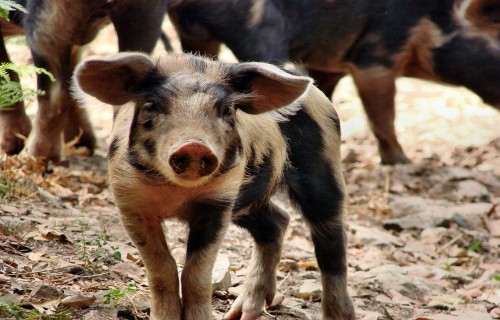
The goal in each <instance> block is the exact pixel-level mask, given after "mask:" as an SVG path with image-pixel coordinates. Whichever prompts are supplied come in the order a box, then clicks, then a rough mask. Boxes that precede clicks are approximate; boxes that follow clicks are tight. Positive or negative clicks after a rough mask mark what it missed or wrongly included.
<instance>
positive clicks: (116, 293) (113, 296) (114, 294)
mask: <svg viewBox="0 0 500 320" xmlns="http://www.w3.org/2000/svg"><path fill="white" fill-rule="evenodd" d="M136 292H137V283H135V282H133V281H131V282H129V283H128V284H127V288H125V289H124V290H120V289H111V290H108V292H106V293H105V294H104V298H105V299H104V301H103V303H104V304H111V302H113V305H114V306H115V307H116V306H117V305H118V302H120V300H121V299H122V298H123V297H124V296H125V295H127V294H129V293H136Z"/></svg>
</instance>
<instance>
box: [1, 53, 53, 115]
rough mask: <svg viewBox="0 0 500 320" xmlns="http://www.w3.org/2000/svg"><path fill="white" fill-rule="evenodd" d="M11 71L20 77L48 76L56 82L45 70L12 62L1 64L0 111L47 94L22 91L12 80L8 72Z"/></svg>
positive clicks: (38, 91)
mask: <svg viewBox="0 0 500 320" xmlns="http://www.w3.org/2000/svg"><path fill="white" fill-rule="evenodd" d="M9 70H10V71H13V72H15V73H17V74H18V75H19V76H20V77H22V76H25V75H31V74H33V73H36V74H43V75H46V76H47V77H49V78H50V80H52V81H55V78H54V76H53V75H52V74H51V73H50V72H48V71H47V70H45V69H43V68H38V67H34V66H18V65H15V64H13V63H10V62H5V63H0V109H6V108H8V107H9V106H11V105H13V104H14V103H17V102H19V101H23V100H31V99H32V98H33V97H35V96H36V95H43V94H45V92H43V91H42V90H33V89H22V88H21V85H20V84H19V83H18V82H15V81H11V80H10V76H9V73H8V72H7V71H9Z"/></svg>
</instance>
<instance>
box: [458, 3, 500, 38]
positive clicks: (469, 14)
mask: <svg viewBox="0 0 500 320" xmlns="http://www.w3.org/2000/svg"><path fill="white" fill-rule="evenodd" d="M467 4H468V6H467V8H465V18H466V19H467V20H468V21H469V22H471V23H472V24H474V25H475V26H476V27H478V28H480V29H483V30H488V29H490V30H491V31H493V32H495V33H496V34H499V33H500V31H499V28H500V1H498V0H471V1H469V2H464V4H463V5H467Z"/></svg>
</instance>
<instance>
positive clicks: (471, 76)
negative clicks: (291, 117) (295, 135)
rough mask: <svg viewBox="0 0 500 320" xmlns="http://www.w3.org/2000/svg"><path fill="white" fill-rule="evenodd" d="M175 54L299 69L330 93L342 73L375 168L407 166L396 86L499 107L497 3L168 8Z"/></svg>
mask: <svg viewBox="0 0 500 320" xmlns="http://www.w3.org/2000/svg"><path fill="white" fill-rule="evenodd" d="M169 15H170V18H171V19H172V21H173V22H174V24H175V26H176V29H177V31H178V33H179V36H180V39H181V44H182V47H183V49H184V50H186V51H193V52H200V53H202V54H207V55H211V56H216V55H217V53H218V50H219V44H220V43H221V42H224V43H225V44H226V45H227V46H228V47H229V48H230V49H231V50H232V51H233V52H234V54H235V55H236V57H237V58H238V59H240V61H250V60H257V61H270V62H281V61H285V60H288V59H290V60H293V61H299V62H301V63H303V64H304V65H305V67H306V68H307V69H308V70H309V74H310V75H311V76H312V77H313V78H315V79H316V81H317V85H318V86H319V88H320V89H321V90H322V91H323V92H325V94H327V95H330V94H331V93H332V91H333V89H334V88H335V86H336V84H337V83H338V81H339V80H340V79H341V78H342V77H343V76H344V75H346V74H351V75H352V77H353V79H354V82H355V84H356V87H357V89H358V92H359V95H360V97H361V100H362V102H363V106H364V108H365V111H366V113H367V115H368V119H369V122H370V126H371V128H372V130H373V132H374V134H375V136H376V138H377V140H378V145H379V151H380V156H381V159H382V163H385V164H395V163H407V162H409V159H408V158H407V157H406V155H405V154H404V152H403V150H402V148H401V146H400V144H399V142H398V140H397V138H396V133H395V130H394V119H395V106H394V96H395V92H396V87H395V79H396V78H397V77H399V76H411V77H417V78H422V79H427V80H433V81H437V82H443V83H448V84H452V85H459V86H465V87H467V88H469V89H470V90H472V91H473V92H475V93H476V94H478V95H479V96H480V97H481V98H482V99H483V100H484V101H485V102H486V103H488V104H491V105H493V106H495V107H496V108H500V1H498V0H376V1H375V0H372V1H370V0H335V1H331V0H225V1H214V0H212V1H208V0H207V1H201V0H175V1H172V2H171V5H170V7H169Z"/></svg>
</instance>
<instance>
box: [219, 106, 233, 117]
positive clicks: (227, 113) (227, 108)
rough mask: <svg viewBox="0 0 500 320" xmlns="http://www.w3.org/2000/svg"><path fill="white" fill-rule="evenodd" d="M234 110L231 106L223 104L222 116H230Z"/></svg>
mask: <svg viewBox="0 0 500 320" xmlns="http://www.w3.org/2000/svg"><path fill="white" fill-rule="evenodd" d="M234 112H235V110H234V107H233V106H223V107H222V109H221V116H222V117H231V116H232V115H233V114H234Z"/></svg>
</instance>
